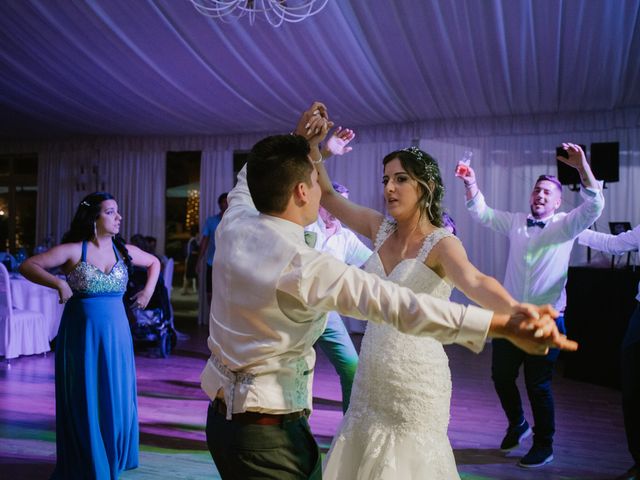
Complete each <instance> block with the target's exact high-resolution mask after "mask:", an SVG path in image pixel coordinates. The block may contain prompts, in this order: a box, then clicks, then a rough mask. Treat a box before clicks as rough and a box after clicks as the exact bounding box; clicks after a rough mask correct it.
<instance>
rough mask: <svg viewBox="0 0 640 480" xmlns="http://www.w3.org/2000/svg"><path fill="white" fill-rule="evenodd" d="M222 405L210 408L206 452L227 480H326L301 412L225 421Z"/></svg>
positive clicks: (213, 404)
mask: <svg viewBox="0 0 640 480" xmlns="http://www.w3.org/2000/svg"><path fill="white" fill-rule="evenodd" d="M225 414H226V406H225V404H224V403H223V402H221V401H220V400H215V401H213V402H211V403H210V404H209V410H208V412H207V432H206V433H207V446H208V447H209V452H211V457H212V458H213V461H214V462H215V464H216V467H217V469H218V472H219V473H220V477H221V478H222V479H223V480H258V479H260V480H263V479H264V480H266V479H273V480H302V479H313V480H320V479H321V478H322V464H321V461H320V451H319V450H318V445H317V443H316V441H315V439H314V438H313V435H312V434H311V429H310V428H309V422H308V421H307V417H306V415H304V414H303V413H302V412H300V413H295V414H288V415H265V414H260V413H254V412H246V413H236V414H234V415H233V416H232V417H231V420H227V419H226V415H225Z"/></svg>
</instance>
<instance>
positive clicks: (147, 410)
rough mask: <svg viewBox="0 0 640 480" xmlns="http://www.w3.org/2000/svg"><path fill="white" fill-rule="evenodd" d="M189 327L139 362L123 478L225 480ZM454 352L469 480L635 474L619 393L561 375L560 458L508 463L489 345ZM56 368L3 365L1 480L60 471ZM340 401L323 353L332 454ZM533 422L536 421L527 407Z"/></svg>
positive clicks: (325, 425) (320, 427) (323, 433)
mask: <svg viewBox="0 0 640 480" xmlns="http://www.w3.org/2000/svg"><path fill="white" fill-rule="evenodd" d="M181 323H183V324H178V328H179V329H180V330H181V331H183V332H185V333H187V334H188V335H189V339H188V340H183V341H180V343H179V344H178V347H177V349H176V351H175V352H174V354H173V355H171V357H170V358H167V359H162V358H155V357H154V356H153V355H152V354H150V353H149V352H138V353H137V355H136V362H137V363H136V365H137V371H138V398H139V415H140V432H141V435H140V467H139V468H138V469H136V470H132V471H129V472H125V473H124V474H123V475H122V476H121V478H122V479H125V480H132V479H158V478H167V479H204V478H212V479H215V478H219V477H218V475H217V472H216V469H215V467H214V465H213V462H212V460H211V458H210V456H209V453H208V451H207V448H206V444H205V434H204V424H205V412H206V408H207V399H206V398H205V395H204V394H203V393H202V391H201V390H200V386H199V380H198V377H199V374H200V371H201V369H202V366H203V364H204V362H205V361H206V358H207V353H206V343H205V341H206V334H207V333H206V329H205V328H204V327H195V326H191V325H193V323H192V322H190V323H186V322H181ZM355 340H356V341H359V337H356V338H355ZM447 350H448V353H449V356H450V359H451V368H452V376H453V401H452V409H451V425H450V429H449V434H450V438H451V442H452V445H453V448H454V451H455V456H456V459H457V463H458V468H459V471H460V476H461V477H462V478H463V479H465V480H466V479H509V480H517V479H537V480H543V479H593V480H595V479H610V478H612V477H614V476H615V475H616V474H618V473H621V472H623V471H624V470H626V469H627V468H628V467H629V466H630V463H631V460H630V456H629V454H628V452H627V449H626V443H625V438H624V429H623V424H622V413H621V408H620V393H619V392H618V391H616V390H612V389H609V388H605V387H600V386H595V385H590V384H586V383H580V382H576V381H572V380H568V379H565V378H563V377H562V374H561V373H558V374H557V375H556V379H555V380H554V385H555V397H556V417H557V433H556V438H555V452H554V453H555V457H556V459H555V460H554V462H553V463H551V464H549V465H547V466H545V467H543V468H538V469H533V470H526V469H522V468H519V467H517V465H516V463H517V460H518V458H519V457H520V456H522V455H523V454H524V453H526V451H527V449H528V448H529V446H530V441H531V440H530V439H528V440H526V441H525V442H524V444H523V445H522V446H521V447H520V448H518V449H517V450H515V451H513V452H511V453H509V454H503V453H501V452H500V451H499V450H498V448H497V446H498V444H499V443H500V440H501V438H502V435H503V434H504V428H505V420H504V418H503V414H502V411H501V409H500V406H499V404H498V401H497V397H496V395H495V393H494V391H493V387H492V384H491V379H490V373H489V364H490V358H491V351H490V346H487V348H486V349H485V351H484V352H483V353H482V354H481V355H475V354H473V353H470V352H468V351H467V350H465V349H463V348H460V347H456V346H452V347H447ZM53 364H54V359H53V355H52V354H49V355H47V356H46V357H43V356H31V357H21V358H18V359H16V360H14V361H12V363H11V365H7V364H6V363H5V362H4V361H3V362H2V363H1V364H0V477H1V478H2V479H10V480H14V479H20V480H28V479H46V478H48V476H49V474H50V473H51V471H52V469H53V466H54V462H55V417H54V365H53ZM558 367H559V369H561V367H562V365H561V364H560V365H558ZM522 391H524V389H522ZM339 399H340V388H339V382H338V378H337V376H336V375H335V373H334V371H333V369H332V367H331V365H330V364H329V363H328V361H327V360H326V358H325V357H323V356H322V353H321V352H319V355H318V365H317V368H316V377H315V385H314V408H315V410H314V413H313V415H312V416H311V420H310V422H311V427H312V430H313V431H314V433H315V435H316V438H317V440H318V442H319V444H320V445H321V447H322V449H323V451H325V452H326V450H327V449H328V446H329V444H330V442H331V438H332V436H333V435H334V434H335V432H336V430H337V428H338V425H339V422H340V419H341V417H342V413H341V408H340V402H339ZM389 401H390V402H392V401H393V398H392V397H390V398H389ZM527 418H528V419H529V420H531V415H530V412H529V410H528V408H527ZM398 480H401V479H398ZM434 480H436V479H434Z"/></svg>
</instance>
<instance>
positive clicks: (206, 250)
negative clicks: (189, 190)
mask: <svg viewBox="0 0 640 480" xmlns="http://www.w3.org/2000/svg"><path fill="white" fill-rule="evenodd" d="M228 206H229V204H228V203H227V193H226V192H225V193H223V194H221V195H220V196H219V197H218V207H219V208H220V211H219V212H218V213H217V214H216V215H212V216H210V217H207V220H206V221H205V222H204V228H203V229H202V240H201V242H200V250H199V252H198V267H199V268H202V267H203V266H204V265H203V263H204V260H205V259H206V266H207V268H206V272H205V276H206V282H205V286H206V289H207V305H211V266H212V265H213V256H214V254H215V253H216V238H215V233H216V229H217V228H218V225H220V222H221V221H222V216H223V215H224V212H225V211H226V210H227V207H228Z"/></svg>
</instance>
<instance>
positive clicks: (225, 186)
mask: <svg viewBox="0 0 640 480" xmlns="http://www.w3.org/2000/svg"><path fill="white" fill-rule="evenodd" d="M233 184H234V178H233V149H228V148H225V149H222V150H205V151H203V152H202V157H201V159H200V234H202V229H203V228H204V224H205V222H206V220H207V217H210V216H212V215H215V214H217V213H218V196H220V195H221V194H222V193H224V192H228V191H229V190H231V189H232V188H233ZM209 241H211V239H209ZM206 273H207V272H206V269H204V270H202V271H201V272H200V275H199V278H198V282H199V285H201V286H204V285H206V281H207V278H206V276H205V275H206ZM198 323H199V324H201V325H206V324H208V323H209V306H208V304H207V295H206V289H205V288H198Z"/></svg>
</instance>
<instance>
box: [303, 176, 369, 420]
mask: <svg viewBox="0 0 640 480" xmlns="http://www.w3.org/2000/svg"><path fill="white" fill-rule="evenodd" d="M333 188H334V189H335V191H336V192H338V193H340V195H342V196H343V197H345V198H349V189H348V188H347V187H345V186H344V185H341V184H339V183H334V184H333ZM305 230H306V231H307V232H312V233H314V234H315V249H316V250H318V251H320V252H326V253H330V254H331V255H333V256H334V257H336V258H337V259H338V260H340V261H342V262H344V263H346V264H347V265H355V266H356V267H361V266H362V265H363V264H364V262H366V261H367V259H368V258H369V257H370V256H371V250H370V249H369V247H367V246H366V245H365V244H364V243H362V241H360V239H359V238H358V236H357V235H356V234H355V233H353V232H352V231H351V230H349V229H348V228H346V227H344V226H343V225H342V224H341V223H340V221H339V220H338V219H337V218H336V217H334V216H333V215H331V213H329V212H328V211H327V210H326V209H325V208H323V207H320V211H319V212H318V220H317V221H316V222H315V223H312V224H311V225H308V226H307V227H305ZM316 345H318V346H319V347H320V348H321V349H322V351H323V352H324V353H325V355H326V356H327V358H328V359H329V361H330V362H331V364H332V365H333V368H335V369H336V373H337V374H338V376H339V377H340V387H341V389H342V412H343V413H344V412H346V411H347V408H349V399H350V398H351V387H352V385H353V378H354V377H355V375H356V369H357V368H358V352H356V349H355V347H354V346H353V341H352V340H351V337H350V336H349V332H348V331H347V328H346V326H345V324H344V322H343V321H342V318H341V317H340V315H339V314H338V312H329V313H328V314H327V326H326V327H325V329H324V332H322V335H320V338H319V339H318V341H317V342H316Z"/></svg>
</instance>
